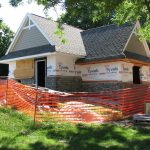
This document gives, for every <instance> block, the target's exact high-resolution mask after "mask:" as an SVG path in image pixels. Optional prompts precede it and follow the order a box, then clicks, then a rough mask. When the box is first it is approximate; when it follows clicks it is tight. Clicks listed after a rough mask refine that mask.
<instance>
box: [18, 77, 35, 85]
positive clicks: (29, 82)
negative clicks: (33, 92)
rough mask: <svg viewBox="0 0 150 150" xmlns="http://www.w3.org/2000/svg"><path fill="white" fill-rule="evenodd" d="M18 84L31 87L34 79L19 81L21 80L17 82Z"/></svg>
mask: <svg viewBox="0 0 150 150" xmlns="http://www.w3.org/2000/svg"><path fill="white" fill-rule="evenodd" d="M17 81H18V82H21V83H22V84H26V85H33V84H34V83H35V82H34V78H28V79H21V80H17Z"/></svg>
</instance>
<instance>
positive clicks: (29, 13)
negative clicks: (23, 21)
mask: <svg viewBox="0 0 150 150" xmlns="http://www.w3.org/2000/svg"><path fill="white" fill-rule="evenodd" d="M29 14H31V15H34V16H37V17H40V18H43V19H46V20H47V21H52V22H54V23H57V22H58V21H55V20H53V19H48V18H46V17H43V16H39V15H36V14H33V13H29ZM62 25H65V26H69V27H72V28H75V29H78V30H81V31H84V30H83V29H81V28H78V27H74V26H72V25H69V24H66V23H63V24H62Z"/></svg>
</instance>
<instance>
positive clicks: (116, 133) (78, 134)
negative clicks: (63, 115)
mask: <svg viewBox="0 0 150 150" xmlns="http://www.w3.org/2000/svg"><path fill="white" fill-rule="evenodd" d="M141 149H142V150H149V149H150V127H147V128H145V127H144V128H143V127H141V126H139V127H128V128H125V127H121V126H119V125H114V124H102V125H85V124H78V125H73V124H69V123H58V122H57V123H56V122H55V123H54V122H51V123H50V122H49V123H42V124H40V125H39V126H38V127H36V128H34V127H33V120H32V119H31V118H30V117H27V116H24V115H23V114H21V113H18V112H15V111H14V110H11V109H4V108H0V150H141Z"/></svg>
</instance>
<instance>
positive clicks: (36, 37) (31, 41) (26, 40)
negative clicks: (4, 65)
mask: <svg viewBox="0 0 150 150" xmlns="http://www.w3.org/2000/svg"><path fill="white" fill-rule="evenodd" d="M47 44H49V43H48V41H47V39H46V38H45V37H44V36H43V35H42V33H41V32H40V31H39V30H38V29H37V27H32V28H31V29H30V30H29V29H25V30H23V31H22V33H21V35H20V37H19V39H18V41H17V42H16V44H15V46H14V48H13V50H12V51H17V50H23V49H27V48H32V47H38V46H42V45H47Z"/></svg>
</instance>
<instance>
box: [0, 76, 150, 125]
mask: <svg viewBox="0 0 150 150" xmlns="http://www.w3.org/2000/svg"><path fill="white" fill-rule="evenodd" d="M146 102H150V85H138V86H136V87H132V88H126V89H120V90H116V91H113V90H111V89H108V90H105V91H100V92H98V93H79V92H78V93H62V92H58V91H52V90H45V89H44V88H38V89H37V88H36V87H30V86H27V85H23V84H20V83H18V82H16V81H15V80H12V79H9V80H6V79H2V78H1V79H0V105H3V106H7V107H11V108H14V109H16V110H18V111H21V112H23V113H26V114H28V115H30V116H32V117H33V118H34V121H35V122H37V121H49V120H55V121H68V122H75V123H80V122H106V121H114V120H119V119H122V118H124V117H128V116H132V115H133V114H136V113H144V104H145V103H146Z"/></svg>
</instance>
